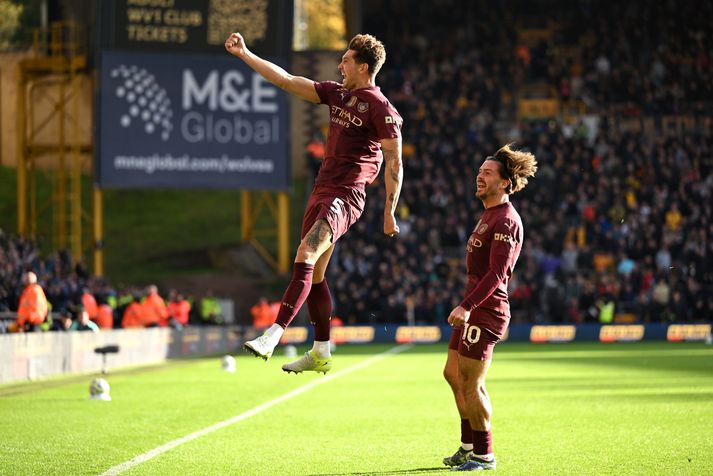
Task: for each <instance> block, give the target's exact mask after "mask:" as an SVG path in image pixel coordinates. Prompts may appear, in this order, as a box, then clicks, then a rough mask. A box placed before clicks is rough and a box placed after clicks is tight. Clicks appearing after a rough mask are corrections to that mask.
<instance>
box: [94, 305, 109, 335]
mask: <svg viewBox="0 0 713 476" xmlns="http://www.w3.org/2000/svg"><path fill="white" fill-rule="evenodd" d="M95 322H96V324H97V326H98V327H99V328H100V329H113V328H114V310H113V309H112V308H111V306H109V305H108V304H106V303H102V304H99V306H98V309H97V318H96V319H95Z"/></svg>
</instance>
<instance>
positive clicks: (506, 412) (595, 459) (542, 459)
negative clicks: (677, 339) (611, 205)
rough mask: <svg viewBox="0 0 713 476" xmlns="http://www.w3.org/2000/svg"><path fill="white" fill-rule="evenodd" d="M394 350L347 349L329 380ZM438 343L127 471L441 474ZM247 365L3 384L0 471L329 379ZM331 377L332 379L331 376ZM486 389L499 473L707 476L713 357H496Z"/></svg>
mask: <svg viewBox="0 0 713 476" xmlns="http://www.w3.org/2000/svg"><path fill="white" fill-rule="evenodd" d="M388 348H391V346H386V345H381V346H377V345H373V346H371V345H370V346H350V347H347V346H341V347H340V348H339V349H337V352H336V353H335V358H336V360H335V369H334V370H333V371H332V374H333V375H334V374H336V373H337V372H340V371H341V370H344V369H346V368H349V367H350V366H353V365H357V364H359V362H363V361H364V360H365V359H367V358H369V357H370V356H371V355H373V354H378V353H379V352H382V351H384V350H386V349H388ZM444 359H445V346H444V345H439V346H415V347H412V348H410V349H408V350H406V351H405V352H403V353H400V354H398V355H392V356H388V357H386V358H384V359H383V360H381V361H377V362H373V363H371V364H369V365H367V366H365V367H363V368H361V369H358V370H356V371H353V372H350V373H344V374H343V375H338V376H336V377H335V378H333V379H331V380H327V381H324V382H322V383H321V384H320V385H318V386H316V387H314V388H310V389H308V390H306V391H305V392H303V393H301V394H299V395H297V396H295V397H294V398H290V399H287V400H285V401H283V402H281V403H279V404H276V405H274V406H272V407H270V408H268V409H266V410H265V411H263V412H261V413H257V414H255V415H254V416H251V417H249V418H247V419H245V420H243V421H239V422H237V423H235V424H233V425H231V426H228V427H225V428H222V429H219V430H217V431H215V432H212V433H209V434H206V435H204V436H202V437H200V438H197V439H195V440H192V441H189V442H187V443H185V444H183V445H180V446H177V447H176V448H174V449H172V450H170V451H167V452H165V453H163V454H160V455H158V456H157V457H155V458H153V459H150V460H148V461H146V462H143V463H141V464H139V465H137V466H134V467H132V468H131V469H129V470H128V471H127V472H126V473H125V474H241V475H242V474H290V475H327V474H343V475H347V474H348V475H401V474H438V473H443V472H445V471H447V468H446V467H444V466H442V464H441V459H442V458H443V457H444V456H446V455H447V454H450V453H452V452H453V451H454V450H455V449H456V448H457V446H458V440H459V424H458V423H459V418H458V415H457V412H456V410H455V406H454V404H453V398H452V396H451V393H450V390H449V388H448V386H447V385H446V383H445V381H443V379H442V376H441V369H442V366H443V362H444ZM287 360H288V359H286V358H285V357H282V356H276V357H273V359H272V360H271V361H270V362H269V363H267V364H265V363H264V362H262V361H261V360H258V359H255V358H252V357H248V356H242V355H241V356H239V357H238V359H237V369H238V370H237V372H236V373H235V374H228V373H224V372H222V371H221V370H220V363H219V359H218V358H209V359H198V360H185V361H177V362H171V363H168V364H166V365H164V366H159V367H152V368H147V369H134V370H131V371H125V372H117V373H114V374H112V375H110V376H109V377H108V380H109V382H110V384H111V386H112V392H111V394H112V397H113V401H112V402H95V401H88V399H87V392H88V391H87V388H88V384H89V381H90V379H91V376H86V377H85V378H77V377H71V378H68V379H66V380H65V381H62V380H59V381H57V380H53V381H51V382H48V383H37V384H33V385H22V386H15V385H10V386H3V387H2V388H0V435H2V438H0V454H2V455H3V456H2V458H0V474H41V473H45V474H98V473H101V472H103V471H106V470H107V469H109V468H111V467H113V466H115V465H117V464H120V463H123V462H125V461H127V460H130V459H131V458H133V457H135V456H137V455H139V454H142V453H145V452H147V451H150V450H152V449H154V448H156V447H158V446H160V445H162V444H165V443H167V442H169V441H172V440H175V439H177V438H181V437H183V436H185V435H188V434H190V433H192V432H195V431H198V430H201V429H203V428H206V427H208V426H210V425H212V424H214V423H216V422H220V421H224V420H227V419H229V418H231V417H233V416H235V415H238V414H240V413H243V412H245V411H248V410H250V409H253V408H255V407H257V406H258V405H261V404H264V403H266V402H269V401H270V400H271V399H274V398H276V397H279V396H281V395H284V394H286V393H287V392H290V391H291V390H294V389H297V388H299V387H300V386H302V385H304V384H306V383H308V382H314V381H320V379H324V378H325V377H323V376H321V375H307V374H302V375H298V376H295V375H286V374H283V372H282V371H280V369H279V368H280V365H281V364H282V363H284V362H285V361H287ZM328 375H329V374H328ZM488 390H489V392H490V395H491V398H492V399H493V404H494V412H495V413H494V420H493V434H494V446H495V452H496V456H497V458H498V472H500V473H504V474H543V475H544V474H710V473H712V472H713V347H710V346H704V345H702V344H667V343H640V344H623V345H616V344H612V345H601V344H579V343H577V344H563V345H539V346H538V345H529V344H515V343H505V344H501V345H500V346H498V348H497V349H496V352H495V358H494V362H493V366H492V367H491V370H490V374H489V379H488Z"/></svg>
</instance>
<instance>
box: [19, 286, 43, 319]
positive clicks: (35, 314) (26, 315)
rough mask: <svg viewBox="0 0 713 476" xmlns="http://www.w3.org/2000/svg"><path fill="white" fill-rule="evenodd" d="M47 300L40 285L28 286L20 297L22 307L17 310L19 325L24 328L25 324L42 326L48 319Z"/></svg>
mask: <svg viewBox="0 0 713 476" xmlns="http://www.w3.org/2000/svg"><path fill="white" fill-rule="evenodd" d="M48 310H49V307H48V305H47V298H46V297H45V292H44V291H43V290H42V286H40V285H39V284H28V285H27V287H25V290H24V291H22V296H20V307H19V308H18V309H17V325H18V326H20V327H22V326H24V325H25V322H29V323H30V324H34V325H37V324H42V323H43V322H45V317H47V311H48Z"/></svg>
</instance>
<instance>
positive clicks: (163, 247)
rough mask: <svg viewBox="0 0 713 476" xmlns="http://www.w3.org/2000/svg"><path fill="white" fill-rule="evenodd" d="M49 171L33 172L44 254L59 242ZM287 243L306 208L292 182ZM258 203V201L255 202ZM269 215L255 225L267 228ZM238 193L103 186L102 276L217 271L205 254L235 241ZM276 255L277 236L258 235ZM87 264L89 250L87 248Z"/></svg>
mask: <svg viewBox="0 0 713 476" xmlns="http://www.w3.org/2000/svg"><path fill="white" fill-rule="evenodd" d="M53 173H54V172H52V171H40V172H38V173H37V191H38V192H37V203H38V214H39V216H38V223H37V225H38V230H37V235H38V241H39V244H40V246H41V247H42V252H43V254H47V253H49V252H51V251H52V250H53V249H55V248H56V247H57V246H58V244H57V243H56V242H55V240H54V237H53V235H52V229H53V228H52V227H53V224H52V220H53V218H52V206H51V191H52V177H53ZM16 176H17V170H16V169H15V168H10V167H1V166H0V229H2V230H4V231H5V233H8V234H16V233H17V184H16ZM82 188H83V190H82V197H83V206H84V207H85V208H86V212H87V213H88V215H87V216H86V220H85V222H84V224H83V227H84V231H85V236H84V238H83V242H84V244H85V245H88V244H90V243H91V240H92V239H91V237H90V232H91V229H92V227H91V220H90V214H91V206H92V205H91V203H90V198H91V196H92V195H91V180H90V178H89V177H88V176H83V177H82ZM289 193H290V226H291V228H290V243H297V241H296V240H297V239H298V237H299V226H300V224H301V220H302V213H303V211H304V207H303V203H304V196H305V180H304V179H295V180H294V181H293V190H291V191H290V192H289ZM253 200H254V201H257V197H254V198H253ZM266 213H267V212H265V211H263V212H262V213H261V214H260V216H259V217H258V219H257V225H258V226H260V227H269V226H270V224H271V223H272V222H271V220H270V218H269V216H268V215H267V214H266ZM240 228H241V225H240V191H239V190H165V189H159V190H153V189H127V190H124V189H109V190H105V191H104V230H103V231H104V257H105V268H106V269H105V274H106V276H108V277H109V278H110V281H111V282H113V283H114V284H118V283H125V284H147V283H153V282H156V281H157V280H160V279H163V278H166V277H172V276H182V275H190V274H195V273H203V272H217V271H220V266H219V264H218V263H215V262H214V261H215V260H214V259H213V258H212V257H211V256H210V254H211V251H213V250H219V249H222V248H225V247H235V246H238V245H239V243H240V239H241V238H240V237H241V229H240ZM260 241H261V243H262V244H263V246H264V247H265V248H267V249H268V250H272V251H273V252H275V250H276V246H277V245H276V237H275V236H261V237H260ZM85 252H86V253H85V256H86V261H87V263H89V264H90V269H91V260H92V253H91V252H90V250H89V249H87V250H85Z"/></svg>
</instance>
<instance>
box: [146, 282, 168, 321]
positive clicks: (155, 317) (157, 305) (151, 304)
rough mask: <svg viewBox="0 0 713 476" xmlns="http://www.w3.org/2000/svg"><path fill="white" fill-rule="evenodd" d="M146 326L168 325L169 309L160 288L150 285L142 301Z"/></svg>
mask: <svg viewBox="0 0 713 476" xmlns="http://www.w3.org/2000/svg"><path fill="white" fill-rule="evenodd" d="M142 306H143V312H142V317H143V319H144V321H143V324H144V327H157V326H161V327H166V326H167V325H168V309H166V303H165V302H163V298H162V297H161V296H159V294H158V288H157V287H156V286H155V285H153V284H152V285H150V286H148V287H147V288H146V298H145V299H144V302H143V303H142Z"/></svg>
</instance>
